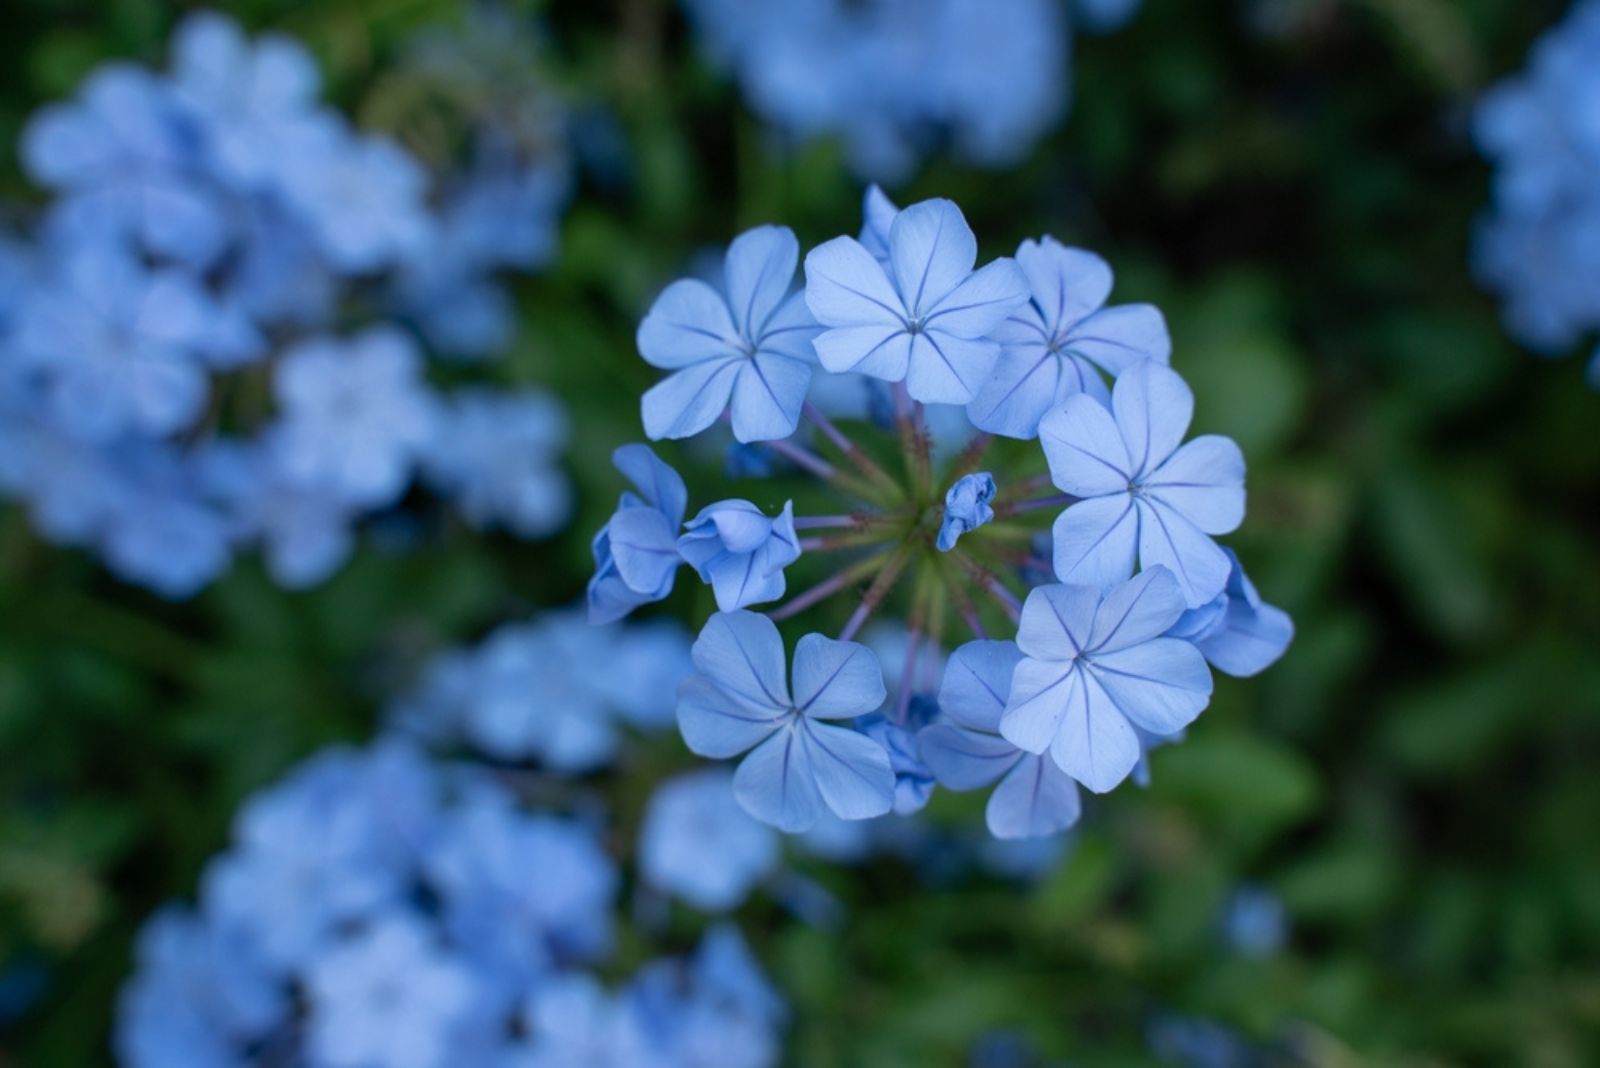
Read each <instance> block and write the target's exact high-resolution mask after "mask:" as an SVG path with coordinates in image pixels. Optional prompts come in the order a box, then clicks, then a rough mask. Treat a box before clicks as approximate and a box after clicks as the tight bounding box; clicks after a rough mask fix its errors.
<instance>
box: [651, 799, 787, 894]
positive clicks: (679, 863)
mask: <svg viewBox="0 0 1600 1068" xmlns="http://www.w3.org/2000/svg"><path fill="white" fill-rule="evenodd" d="M777 863H778V841H777V837H776V836H775V835H774V834H773V833H772V830H771V828H769V827H767V826H766V825H765V824H763V823H760V822H758V821H757V820H755V819H754V818H752V817H751V816H750V814H749V813H747V812H745V810H744V809H743V808H741V807H739V805H738V804H737V803H736V802H735V801H734V797H733V773H732V772H729V771H726V770H724V769H721V768H706V769H702V770H699V771H692V772H689V773H687V774H685V775H679V776H678V777H676V778H673V779H668V780H666V781H665V782H663V783H662V784H661V785H660V786H657V787H656V789H655V792H654V793H652V794H651V795H650V803H649V805H648V806H647V807H646V809H645V814H644V823H643V825H642V827H641V829H640V831H639V870H640V873H641V875H642V876H643V878H644V879H645V881H646V882H648V883H649V884H650V885H651V886H654V887H655V888H656V889H658V890H662V891H664V892H666V893H670V894H674V895H676V896H678V897H680V898H682V899H683V900H684V901H687V902H688V903H689V904H691V905H693V906H694V907H695V908H698V909H701V910H703V911H705V912H725V911H727V910H728V909H732V908H737V907H738V906H739V905H741V904H742V903H743V902H744V900H745V898H746V897H748V896H749V894H750V890H751V889H752V888H753V887H754V886H755V885H756V884H757V883H759V882H760V881H761V880H762V879H764V878H766V877H767V876H768V875H769V874H770V873H771V872H772V870H773V868H775V867H776V866H777Z"/></svg>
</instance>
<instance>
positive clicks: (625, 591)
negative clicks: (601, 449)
mask: <svg viewBox="0 0 1600 1068" xmlns="http://www.w3.org/2000/svg"><path fill="white" fill-rule="evenodd" d="M611 462H612V463H613V464H615V465H616V468H617V470H618V471H621V472H622V473H623V474H624V475H626V476H627V478H628V481H630V482H632V483H633V485H634V487H635V488H636V489H637V490H638V491H639V492H638V493H637V494H635V493H628V492H624V493H623V494H622V500H621V501H620V502H619V503H618V505H617V510H616V512H614V513H613V514H612V516H611V519H610V520H609V521H607V523H606V525H605V526H603V527H601V528H600V532H599V533H598V534H596V535H595V536H594V545H593V552H594V568H595V570H594V577H593V578H591V579H590V580H589V590H588V599H589V619H590V621H591V622H594V623H612V622H615V621H616V620H619V619H621V618H622V617H623V616H625V615H627V614H628V613H629V612H632V611H633V610H634V609H635V608H638V607H639V606H640V605H644V604H649V603H651V602H652V601H659V600H661V599H662V598H663V597H665V596H666V595H667V594H669V593H671V592H672V582H673V579H674V577H675V576H676V575H677V572H678V565H679V564H681V563H682V562H683V558H682V557H681V556H679V555H678V528H679V527H681V526H682V525H683V513H684V509H686V508H687V507H688V506H689V490H688V487H686V486H685V485H684V484H683V477H682V476H681V475H679V474H678V472H676V471H674V470H673V469H672V468H671V467H669V466H667V465H666V464H665V463H663V462H662V461H661V459H660V457H658V456H656V454H655V453H654V452H653V451H652V450H651V449H650V447H649V446H648V445H624V446H622V447H621V448H619V449H617V450H616V451H615V452H613V453H612V454H611Z"/></svg>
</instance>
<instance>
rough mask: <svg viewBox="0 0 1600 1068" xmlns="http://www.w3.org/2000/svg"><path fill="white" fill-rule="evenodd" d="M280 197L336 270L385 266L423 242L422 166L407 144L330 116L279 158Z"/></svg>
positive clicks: (360, 271) (425, 222) (356, 271)
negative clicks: (360, 131)
mask: <svg viewBox="0 0 1600 1068" xmlns="http://www.w3.org/2000/svg"><path fill="white" fill-rule="evenodd" d="M282 181H283V187H284V197H285V199H286V201H287V202H288V204H289V205H290V207H291V208H292V209H293V210H294V211H295V212H296V214H297V215H298V216H299V217H300V219H301V220H302V221H303V222H304V224H305V225H306V226H307V227H309V229H310V233H311V235H312V237H313V239H314V240H315V242H316V245H317V248H318V249H319V250H320V251H321V252H322V254H323V255H324V256H326V257H327V258H328V259H329V260H330V261H331V262H332V263H333V264H334V265H335V266H336V267H338V268H339V269H340V270H342V271H345V272H348V273H351V274H364V273H367V272H371V271H378V270H382V269H384V268H386V267H389V266H392V265H393V264H395V263H396V262H398V261H400V260H403V259H404V258H406V257H407V256H409V255H412V254H414V253H416V252H417V251H418V250H419V249H420V248H421V247H422V245H423V244H424V242H426V241H427V240H428V237H429V233H428V229H429V219H428V213H427V205H426V203H425V197H426V194H427V185H428V178H427V174H426V172H425V171H423V169H422V167H421V166H420V165H419V164H418V163H417V161H416V160H415V159H413V158H412V157H411V156H410V155H409V154H407V153H406V152H405V150H404V149H402V148H400V147H399V146H397V145H395V144H393V143H391V142H389V141H386V140H384V139H383V138H379V137H363V136H359V135H357V134H356V133H354V132H353V131H351V130H349V129H348V128H347V127H346V126H345V125H344V123H343V122H342V121H340V120H338V119H337V118H336V117H334V116H332V115H330V116H327V118H326V121H324V122H321V123H318V124H317V125H316V126H314V127H312V128H310V129H309V130H308V131H306V133H305V134H304V135H303V136H300V137H298V138H297V139H296V143H295V146H294V148H293V149H292V150H290V151H288V152H287V153H286V155H285V160H284V174H283V179H282Z"/></svg>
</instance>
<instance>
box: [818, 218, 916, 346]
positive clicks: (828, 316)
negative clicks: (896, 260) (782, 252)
mask: <svg viewBox="0 0 1600 1068" xmlns="http://www.w3.org/2000/svg"><path fill="white" fill-rule="evenodd" d="M805 292H806V306H807V307H808V308H810V309H811V314H812V315H814V316H816V318H817V322H819V323H821V324H822V325H824V326H860V325H863V324H868V323H879V324H888V323H904V322H905V319H906V314H905V308H904V306H903V305H902V304H901V303H900V295H899V294H898V293H896V292H895V289H894V286H893V285H892V284H891V283H890V281H889V276H888V275H886V274H885V273H884V270H883V267H882V266H881V265H880V264H879V263H878V261H877V260H875V259H873V258H872V254H871V253H870V252H868V251H867V250H866V249H864V248H862V247H861V243H860V242H859V241H857V240H855V239H854V238H851V237H836V238H834V239H833V240H832V241H825V242H823V243H822V244H820V245H818V246H817V247H816V248H814V249H812V250H811V251H810V252H808V253H806V290H805Z"/></svg>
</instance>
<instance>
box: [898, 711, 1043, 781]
mask: <svg viewBox="0 0 1600 1068" xmlns="http://www.w3.org/2000/svg"><path fill="white" fill-rule="evenodd" d="M917 749H918V752H920V753H921V754H922V762H923V763H924V764H926V765H927V766H928V770H929V771H931V772H933V777H934V778H935V779H937V780H938V781H939V785H940V786H943V787H946V788H947V789H951V790H976V789H978V788H980V787H983V786H988V785H989V784H990V783H992V782H994V781H995V780H996V779H998V778H999V777H1000V776H1002V775H1004V774H1005V773H1006V772H1008V771H1010V770H1011V768H1012V766H1013V765H1015V764H1016V762H1017V760H1018V759H1019V758H1020V757H1021V756H1022V750H1020V749H1018V748H1017V747H1016V746H1014V745H1012V744H1011V743H1010V742H1008V741H1006V740H1005V739H1004V738H1001V737H1000V736H999V735H996V734H985V733H983V732H981V731H969V730H965V729H963V728H961V727H957V726H954V725H953V724H949V723H935V724H933V725H932V726H931V727H924V728H923V729H922V730H921V731H919V732H918V733H917Z"/></svg>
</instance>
